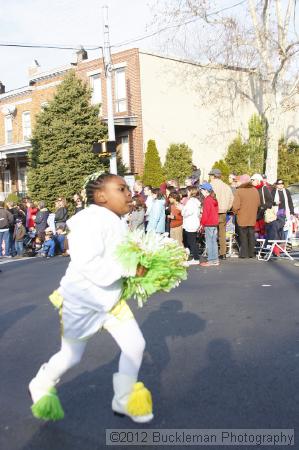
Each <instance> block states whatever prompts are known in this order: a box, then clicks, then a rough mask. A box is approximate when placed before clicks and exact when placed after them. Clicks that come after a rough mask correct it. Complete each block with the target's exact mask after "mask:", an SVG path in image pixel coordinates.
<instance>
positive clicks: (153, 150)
mask: <svg viewBox="0 0 299 450" xmlns="http://www.w3.org/2000/svg"><path fill="white" fill-rule="evenodd" d="M142 181H143V183H144V184H145V185H147V184H148V185H150V186H152V187H159V186H160V185H161V184H162V183H163V181H164V175H163V170H162V164H161V160H160V156H159V153H158V150H157V147H156V142H155V141H154V140H152V139H150V140H149V141H148V143H147V149H146V153H145V161H144V171H143V177H142Z"/></svg>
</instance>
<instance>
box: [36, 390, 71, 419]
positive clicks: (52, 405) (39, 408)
mask: <svg viewBox="0 0 299 450" xmlns="http://www.w3.org/2000/svg"><path fill="white" fill-rule="evenodd" d="M31 411H32V414H33V415H34V417H36V418H37V419H42V420H61V419H63V418H64V411H63V409H62V406H61V403H60V400H59V397H58V395H57V391H56V389H55V388H54V387H53V388H51V389H49V392H48V393H47V394H46V395H44V396H43V397H42V398H40V399H39V400H38V401H37V402H36V403H34V404H33V405H32V406H31Z"/></svg>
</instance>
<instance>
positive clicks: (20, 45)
mask: <svg viewBox="0 0 299 450" xmlns="http://www.w3.org/2000/svg"><path fill="white" fill-rule="evenodd" d="M246 1H247V0H242V1H240V2H238V3H235V4H234V5H231V6H227V7H226V8H222V9H219V10H218V11H214V12H211V13H209V14H207V15H206V17H210V16H214V15H217V14H219V13H221V12H223V11H227V10H229V9H232V8H236V7H237V6H240V5H242V4H243V3H245V2H246ZM200 19H201V17H195V18H193V19H190V20H187V21H186V22H183V23H180V24H174V25H169V26H167V27H164V28H161V29H160V30H157V31H155V32H153V33H151V34H148V35H145V36H141V37H139V38H136V39H131V40H127V41H124V42H121V43H119V44H115V45H111V47H122V46H123V45H127V44H132V43H134V42H138V41H142V40H144V39H148V38H150V37H153V36H155V35H157V34H160V33H162V32H164V31H166V30H170V29H171V28H177V27H180V26H182V25H188V24H189V23H192V22H196V21H197V20H200ZM0 47H16V48H44V49H55V50H74V51H76V50H78V46H76V47H71V46H64V45H54V44H53V45H52V44H49V45H44V44H27V43H9V42H0ZM83 47H84V48H85V50H89V51H92V50H99V49H101V48H102V46H86V47H85V46H83Z"/></svg>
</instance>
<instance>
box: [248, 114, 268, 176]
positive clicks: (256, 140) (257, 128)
mask: <svg viewBox="0 0 299 450" xmlns="http://www.w3.org/2000/svg"><path fill="white" fill-rule="evenodd" d="M248 131H249V139H248V151H249V168H250V173H251V175H252V174H253V173H263V172H264V169H265V156H266V127H265V122H264V121H263V119H262V118H261V117H260V116H259V115H257V114H253V115H252V117H251V119H250V120H249V123H248Z"/></svg>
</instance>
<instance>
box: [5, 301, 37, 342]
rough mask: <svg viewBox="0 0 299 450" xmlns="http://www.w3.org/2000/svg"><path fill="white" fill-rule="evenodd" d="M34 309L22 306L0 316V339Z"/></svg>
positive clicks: (33, 306) (33, 307)
mask: <svg viewBox="0 0 299 450" xmlns="http://www.w3.org/2000/svg"><path fill="white" fill-rule="evenodd" d="M35 308H36V306H35V305H28V306H22V307H21V308H18V309H14V310H13V311H9V312H7V313H5V314H2V315H1V316H0V338H1V337H2V336H3V335H4V333H6V331H8V330H9V329H10V328H11V327H12V326H13V325H14V324H15V323H16V322H17V321H18V320H21V319H22V318H23V317H25V316H27V315H28V314H30V313H31V312H32V311H33V310H34V309H35Z"/></svg>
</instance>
